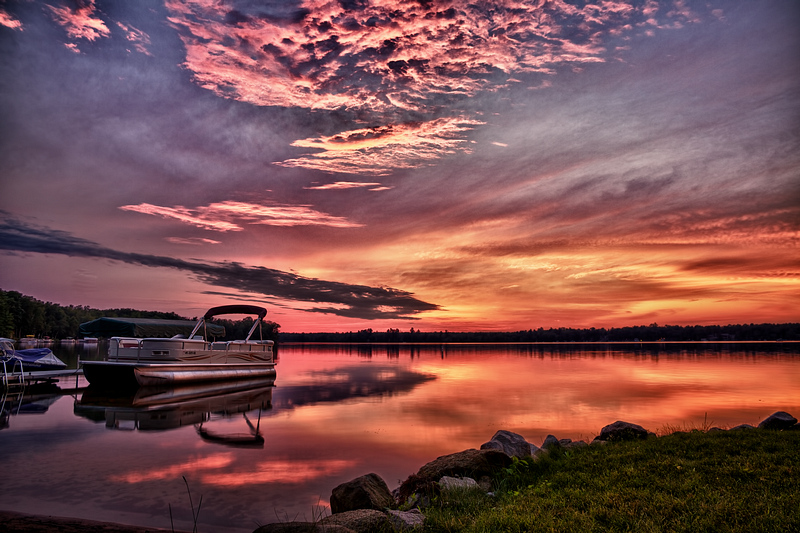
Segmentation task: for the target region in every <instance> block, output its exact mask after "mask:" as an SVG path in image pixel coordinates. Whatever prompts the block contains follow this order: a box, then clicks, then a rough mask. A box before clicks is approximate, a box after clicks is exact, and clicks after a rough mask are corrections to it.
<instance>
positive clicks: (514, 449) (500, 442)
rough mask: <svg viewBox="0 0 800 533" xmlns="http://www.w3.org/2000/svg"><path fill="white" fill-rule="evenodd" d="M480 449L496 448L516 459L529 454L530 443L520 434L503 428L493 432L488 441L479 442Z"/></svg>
mask: <svg viewBox="0 0 800 533" xmlns="http://www.w3.org/2000/svg"><path fill="white" fill-rule="evenodd" d="M481 450H497V451H501V452H505V454H506V455H508V456H509V457H516V458H518V459H524V458H526V457H530V455H531V445H530V443H529V442H528V441H526V440H525V438H524V437H523V436H522V435H519V434H517V433H512V432H511V431H506V430H504V429H501V430H500V431H498V432H497V433H495V434H494V436H493V437H492V440H490V441H489V442H486V443H484V444H481Z"/></svg>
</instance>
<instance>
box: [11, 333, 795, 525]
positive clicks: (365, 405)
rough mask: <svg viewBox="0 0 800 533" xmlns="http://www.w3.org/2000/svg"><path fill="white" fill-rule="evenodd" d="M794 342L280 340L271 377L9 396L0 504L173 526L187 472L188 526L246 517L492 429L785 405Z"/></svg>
mask: <svg viewBox="0 0 800 533" xmlns="http://www.w3.org/2000/svg"><path fill="white" fill-rule="evenodd" d="M799 352H800V345H797V344H792V343H784V344H775V343H773V344H764V345H748V344H737V345H728V346H726V345H721V344H708V345H702V344H698V345H631V346H605V345H598V346H594V345H584V346H576V345H562V346H545V345H446V346H439V345H435V346H432V345H431V346H410V345H401V346H381V345H376V346H347V345H305V346H303V345H282V346H281V347H280V351H279V355H280V359H279V363H278V376H277V380H276V381H275V382H274V387H273V386H272V385H273V384H272V383H268V384H260V385H259V387H258V388H255V389H252V390H244V391H233V392H230V391H229V392H227V393H225V394H221V393H217V392H214V391H211V392H209V393H203V394H199V393H198V392H197V391H190V392H191V394H188V393H187V392H186V391H177V390H176V391H169V394H168V395H166V396H165V395H164V393H162V392H158V391H156V392H155V393H153V392H148V391H139V392H137V394H136V395H135V396H132V397H126V398H111V399H109V398H104V397H103V396H102V395H100V396H98V395H97V394H96V393H95V392H94V391H92V390H91V389H89V390H86V391H83V390H82V389H79V390H76V391H74V392H73V393H72V394H58V395H54V394H52V393H51V392H43V393H41V394H38V395H36V396H31V395H30V394H29V395H27V396H25V397H24V398H22V399H21V400H20V399H19V398H14V397H7V398H6V403H5V407H4V414H3V425H2V426H0V427H2V428H3V429H2V431H0V444H1V445H2V446H3V450H4V453H5V456H6V463H5V464H6V473H5V475H3V476H2V477H0V487H1V488H2V494H3V499H2V501H0V508H3V509H7V510H14V511H19V512H30V513H47V514H54V515H62V516H76V517H83V518H91V519H96V520H110V521H122V522H126V523H132V524H138V525H143V526H150V527H162V528H169V527H170V523H169V513H170V507H171V509H172V511H173V514H174V516H175V526H176V527H180V528H182V529H187V528H189V529H190V528H191V523H190V511H189V502H188V496H187V489H186V486H185V484H184V482H183V477H184V476H185V477H186V480H187V482H188V483H189V486H190V490H191V493H192V495H193V496H194V498H195V501H196V500H197V499H198V498H199V497H200V496H202V497H203V508H202V511H201V513H200V521H199V529H200V530H201V531H202V530H205V531H232V532H236V531H241V532H244V531H248V532H249V531H253V530H254V529H255V528H256V527H257V525H258V524H266V523H270V522H277V521H287V520H294V519H311V518H312V517H314V516H319V509H318V508H317V506H318V505H326V504H327V501H328V498H329V496H330V493H331V490H332V489H333V488H334V487H335V486H336V485H338V484H340V483H342V482H344V481H348V480H350V479H353V478H355V477H358V476H360V475H363V474H366V473H369V472H375V473H377V474H378V475H380V476H381V477H383V478H384V479H385V480H386V482H387V484H388V485H389V486H390V488H395V487H397V486H398V485H399V483H400V481H402V480H403V479H405V478H406V477H407V476H408V475H410V474H412V473H414V472H416V470H417V469H418V468H419V467H420V466H422V465H423V464H424V463H426V462H428V461H430V460H432V459H434V458H436V457H437V456H440V455H443V454H447V453H453V452H457V451H461V450H464V449H467V448H478V447H479V446H480V445H481V444H482V443H483V442H485V441H487V440H489V439H490V438H491V436H492V435H493V434H494V432H495V431H497V430H499V429H507V430H511V431H514V432H517V433H520V434H521V435H523V436H524V437H526V438H527V439H528V440H529V441H531V442H532V443H534V444H537V445H538V444H541V442H542V441H543V440H544V438H545V437H546V436H547V435H548V434H554V435H556V436H557V437H559V438H573V439H576V438H582V439H586V440H589V439H592V438H593V437H594V436H595V435H597V434H598V433H599V431H600V429H601V428H602V427H603V426H604V425H606V424H609V423H611V422H614V421H615V420H626V421H630V422H635V423H638V424H641V425H642V426H644V427H645V428H647V429H649V430H651V431H655V432H663V431H664V430H665V428H666V427H673V428H674V427H689V428H691V427H702V426H704V425H717V426H721V427H731V426H734V425H737V424H740V423H750V424H756V423H758V422H759V421H760V420H762V419H763V418H765V417H766V416H768V415H769V414H771V413H773V412H774V411H777V410H784V411H788V412H790V413H792V414H794V415H795V416H797V415H798V414H800V355H798V353H799ZM67 355H69V354H67ZM74 385H75V383H74V382H73V383H62V384H61V386H62V387H63V388H64V389H67V388H70V387H74ZM80 385H82V386H83V385H85V384H84V383H82V382H81V383H80ZM29 392H30V391H29ZM62 392H63V391H62ZM179 396H182V399H181V398H178V397H179ZM186 398H194V399H191V400H187V399H186ZM259 408H260V409H259ZM34 413H35V414H34Z"/></svg>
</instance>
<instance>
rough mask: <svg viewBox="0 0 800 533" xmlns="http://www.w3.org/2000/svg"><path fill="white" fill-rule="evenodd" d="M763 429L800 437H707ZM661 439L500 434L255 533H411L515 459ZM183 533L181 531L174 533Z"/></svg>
mask: <svg viewBox="0 0 800 533" xmlns="http://www.w3.org/2000/svg"><path fill="white" fill-rule="evenodd" d="M758 429H770V430H784V431H798V430H800V424H799V423H798V421H797V419H796V418H795V417H793V416H792V415H790V414H789V413H786V412H784V411H778V412H776V413H773V414H772V415H770V416H769V417H767V418H765V419H764V420H763V421H761V423H759V424H758V426H757V427H756V426H752V425H749V424H741V425H739V426H736V427H733V428H730V429H727V430H726V429H722V428H716V427H712V428H710V429H709V430H708V431H709V432H712V431H749V430H758ZM647 438H657V437H656V435H655V434H654V433H652V432H650V431H647V430H646V429H645V428H643V427H642V426H640V425H638V424H633V423H630V422H623V421H617V422H614V423H612V424H609V425H607V426H605V427H603V428H602V430H601V431H600V434H599V435H598V436H597V437H595V439H594V440H592V441H591V443H587V442H585V441H572V440H570V439H558V438H557V437H555V436H553V435H548V437H547V438H546V439H545V441H544V442H543V443H542V446H541V447H538V446H536V445H534V444H531V443H529V442H528V441H526V440H525V438H524V437H522V436H521V435H518V434H516V433H512V432H510V431H506V430H500V431H498V432H497V433H495V435H494V436H493V437H492V439H491V440H489V441H488V442H485V443H484V444H482V445H481V446H480V449H477V450H476V449H469V450H464V451H462V452H457V453H453V454H449V455H443V456H441V457H438V458H436V459H434V460H433V461H431V462H429V463H427V464H425V465H423V466H422V467H421V468H420V469H419V470H418V471H417V472H416V473H415V474H412V475H411V476H409V477H408V479H406V480H405V481H404V482H403V483H402V484H401V485H400V487H399V488H397V489H396V490H394V491H390V490H389V488H388V486H387V484H386V482H385V481H384V480H383V479H381V477H380V476H378V475H377V474H374V473H369V474H366V475H363V476H361V477H358V478H356V479H354V480H352V481H348V482H346V483H342V484H341V485H339V486H337V487H336V488H334V489H333V491H332V493H331V498H330V503H331V513H332V514H331V515H330V516H327V517H324V518H322V519H320V520H319V521H316V522H278V523H273V524H267V525H263V526H261V527H259V528H258V529H256V530H255V531H254V533H306V532H309V533H311V532H314V533H316V532H319V533H321V532H325V533H370V532H374V531H413V530H415V529H418V528H421V527H422V526H423V525H424V521H425V516H424V514H423V513H422V512H421V510H420V509H424V508H425V507H426V506H428V505H430V501H431V498H432V497H434V496H435V495H437V494H439V493H441V492H444V491H452V490H463V489H469V488H479V489H480V490H484V491H486V492H489V491H491V489H492V477H493V476H494V475H496V474H497V472H499V471H500V470H501V469H503V468H507V467H508V466H509V465H511V464H512V463H513V462H514V460H515V459H527V458H531V457H532V458H533V459H534V460H536V459H537V458H539V457H541V456H543V455H545V454H547V453H549V452H550V451H551V450H553V449H557V448H575V447H581V446H597V445H603V444H605V443H607V442H618V441H625V440H635V439H647ZM167 531H169V530H166V529H157V528H144V527H135V526H125V525H120V524H112V523H107V522H96V521H91V520H81V519H73V518H60V517H50V516H32V515H24V514H20V513H13V512H6V511H0V533H6V532H7V533H54V532H61V533H73V532H74V533H78V532H81V533H163V532H167ZM175 533H181V532H175Z"/></svg>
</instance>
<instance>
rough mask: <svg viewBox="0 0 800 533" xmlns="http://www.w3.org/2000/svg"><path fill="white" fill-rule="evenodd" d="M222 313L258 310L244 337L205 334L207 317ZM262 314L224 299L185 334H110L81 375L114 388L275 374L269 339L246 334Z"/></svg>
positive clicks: (256, 324) (253, 308)
mask: <svg viewBox="0 0 800 533" xmlns="http://www.w3.org/2000/svg"><path fill="white" fill-rule="evenodd" d="M226 314H252V315H256V316H257V319H256V320H255V321H254V322H253V327H252V328H251V329H250V331H249V333H248V334H247V337H246V338H245V339H244V340H235V341H222V342H217V341H210V340H208V336H207V331H206V330H207V328H206V321H208V320H210V319H211V318H213V317H215V316H218V315H226ZM266 314H267V310H266V309H264V308H263V307H257V306H253V305H224V306H220V307H214V308H212V309H209V310H208V311H207V312H206V314H205V315H204V316H203V317H201V318H200V320H198V321H197V324H196V325H195V326H194V329H193V330H192V332H191V333H190V334H189V335H188V337H184V336H183V335H176V336H174V337H171V338H161V337H147V338H141V339H140V338H135V337H111V339H110V342H109V348H108V357H107V359H106V360H105V361H83V362H82V365H83V371H84V375H85V376H86V379H87V380H88V381H89V383H91V384H92V385H99V386H104V387H113V388H131V387H138V386H164V385H177V384H180V383H192V382H201V381H217V380H232V379H237V380H238V379H250V378H256V377H260V378H274V377H275V362H274V359H273V344H274V343H273V341H271V340H251V338H252V336H253V333H254V332H255V330H256V328H259V332H260V331H261V322H262V320H263V319H264V317H265V316H266ZM201 329H202V331H201ZM198 333H202V334H201V335H198Z"/></svg>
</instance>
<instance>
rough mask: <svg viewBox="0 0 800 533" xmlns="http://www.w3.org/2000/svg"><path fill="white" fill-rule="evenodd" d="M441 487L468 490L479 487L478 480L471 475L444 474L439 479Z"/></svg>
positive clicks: (443, 488)
mask: <svg viewBox="0 0 800 533" xmlns="http://www.w3.org/2000/svg"><path fill="white" fill-rule="evenodd" d="M439 487H440V488H441V489H442V490H466V489H473V488H477V487H478V482H477V481H475V480H474V479H472V478H471V477H463V478H458V477H450V476H444V477H442V479H440V480H439Z"/></svg>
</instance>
